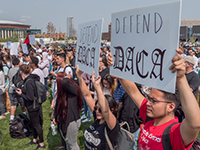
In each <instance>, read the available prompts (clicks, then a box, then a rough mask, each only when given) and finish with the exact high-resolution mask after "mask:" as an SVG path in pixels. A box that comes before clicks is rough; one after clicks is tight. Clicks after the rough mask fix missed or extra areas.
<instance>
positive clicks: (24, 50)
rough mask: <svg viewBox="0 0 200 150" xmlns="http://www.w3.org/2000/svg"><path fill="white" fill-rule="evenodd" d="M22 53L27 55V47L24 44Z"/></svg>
mask: <svg viewBox="0 0 200 150" xmlns="http://www.w3.org/2000/svg"><path fill="white" fill-rule="evenodd" d="M22 50H23V53H25V54H28V47H27V45H26V44H22Z"/></svg>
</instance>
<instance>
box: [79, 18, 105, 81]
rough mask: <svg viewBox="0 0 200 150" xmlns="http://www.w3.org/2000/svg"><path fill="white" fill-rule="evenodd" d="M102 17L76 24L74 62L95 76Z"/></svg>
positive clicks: (97, 67)
mask: <svg viewBox="0 0 200 150" xmlns="http://www.w3.org/2000/svg"><path fill="white" fill-rule="evenodd" d="M102 25H103V19H100V20H96V21H91V22H87V23H83V24H79V26H78V38H77V48H76V64H77V65H79V69H80V70H82V71H84V72H86V73H88V74H90V75H91V74H92V72H93V71H95V77H98V73H99V55H100V46H101V32H102Z"/></svg>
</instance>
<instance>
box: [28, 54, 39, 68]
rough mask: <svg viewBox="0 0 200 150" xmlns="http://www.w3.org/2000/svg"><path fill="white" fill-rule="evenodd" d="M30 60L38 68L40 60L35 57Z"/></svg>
mask: <svg viewBox="0 0 200 150" xmlns="http://www.w3.org/2000/svg"><path fill="white" fill-rule="evenodd" d="M30 58H31V61H32V63H33V64H35V66H36V67H37V68H38V62H39V60H38V58H37V57H34V56H30Z"/></svg>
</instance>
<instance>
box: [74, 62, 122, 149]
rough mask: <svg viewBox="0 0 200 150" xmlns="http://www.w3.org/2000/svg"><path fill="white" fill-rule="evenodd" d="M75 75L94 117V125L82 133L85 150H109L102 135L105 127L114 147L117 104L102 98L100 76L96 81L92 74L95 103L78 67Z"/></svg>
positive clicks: (116, 136)
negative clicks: (95, 93) (95, 94)
mask: <svg viewBox="0 0 200 150" xmlns="http://www.w3.org/2000/svg"><path fill="white" fill-rule="evenodd" d="M76 74H77V77H78V80H79V86H80V88H81V91H82V94H83V96H84V98H85V101H86V103H87V104H88V107H89V108H90V110H91V111H92V112H93V116H94V123H93V124H92V125H90V126H89V127H88V128H87V129H86V130H85V133H84V137H85V150H89V149H96V150H109V146H108V143H107V141H106V138H105V135H104V128H105V127H106V130H107V132H108V137H109V139H110V140H111V143H112V145H113V147H114V146H115V145H116V141H117V138H118V134H119V130H120V128H119V122H118V121H117V119H116V117H115V116H116V115H117V112H118V104H117V103H116V101H115V100H114V99H113V97H112V96H110V95H105V96H104V94H103V92H102V89H101V86H100V82H101V77H100V76H99V78H98V79H96V78H95V77H94V72H93V73H92V83H93V85H94V88H95V90H96V92H97V97H98V99H97V101H96V102H95V101H94V99H93V98H92V96H91V94H90V91H89V89H88V88H87V86H86V84H85V82H84V81H83V79H82V77H81V74H82V72H81V71H80V70H79V67H78V66H77V70H76Z"/></svg>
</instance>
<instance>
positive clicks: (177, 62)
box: [169, 49, 186, 79]
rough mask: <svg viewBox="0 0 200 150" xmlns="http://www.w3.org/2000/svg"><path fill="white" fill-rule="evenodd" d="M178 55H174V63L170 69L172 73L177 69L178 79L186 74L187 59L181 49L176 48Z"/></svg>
mask: <svg viewBox="0 0 200 150" xmlns="http://www.w3.org/2000/svg"><path fill="white" fill-rule="evenodd" d="M176 52H177V53H178V54H177V55H175V56H174V58H173V59H172V63H173V65H171V66H170V67H169V69H170V70H171V71H172V73H175V72H176V71H177V79H179V78H181V77H183V76H184V75H185V70H186V67H185V60H184V59H183V57H182V56H181V54H182V51H181V49H176Z"/></svg>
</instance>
